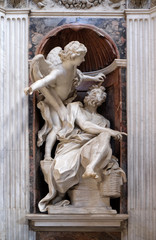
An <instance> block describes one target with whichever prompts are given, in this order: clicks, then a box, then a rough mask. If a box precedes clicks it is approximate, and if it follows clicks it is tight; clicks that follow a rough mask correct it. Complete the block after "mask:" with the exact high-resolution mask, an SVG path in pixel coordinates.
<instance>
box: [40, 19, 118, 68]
mask: <svg viewBox="0 0 156 240" xmlns="http://www.w3.org/2000/svg"><path fill="white" fill-rule="evenodd" d="M71 41H79V42H81V43H83V44H84V45H85V46H86V48H87V54H86V57H85V62H83V63H82V64H81V66H80V69H81V70H82V71H83V72H90V71H96V70H99V69H102V68H105V67H107V66H108V65H110V64H111V63H112V62H113V60H114V59H115V58H118V50H117V48H116V45H115V43H114V42H113V40H112V39H111V38H110V37H109V35H108V34H106V33H105V32H104V31H103V30H102V29H99V28H97V27H95V26H92V25H76V24H68V25H63V26H61V27H57V28H55V29H53V30H52V31H50V32H49V33H48V34H47V35H46V36H45V37H44V38H43V40H42V42H41V44H40V45H39V47H38V49H37V52H36V53H37V54H38V53H42V54H43V55H44V56H45V57H46V56H47V54H48V53H49V52H50V50H51V49H52V48H54V47H57V46H60V47H62V48H64V46H65V45H67V44H68V43H69V42H71Z"/></svg>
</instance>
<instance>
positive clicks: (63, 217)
mask: <svg viewBox="0 0 156 240" xmlns="http://www.w3.org/2000/svg"><path fill="white" fill-rule="evenodd" d="M60 211H61V210H60ZM95 211H96V209H95ZM26 217H27V219H28V220H29V222H30V227H31V228H32V229H33V230H35V231H81V232H82V231H83V232H86V231H87V232H88V231H89V232H92V231H107V230H110V229H111V230H113V229H114V230H115V231H122V226H123V225H122V223H123V222H124V221H126V220H127V219H128V215H127V214H114V215H106V214H78V213H75V214H74V213H73V214H63V213H61V214H52V215H51V214H49V215H46V214H28V215H27V216H26Z"/></svg>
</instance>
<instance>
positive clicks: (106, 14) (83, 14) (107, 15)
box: [30, 10, 124, 18]
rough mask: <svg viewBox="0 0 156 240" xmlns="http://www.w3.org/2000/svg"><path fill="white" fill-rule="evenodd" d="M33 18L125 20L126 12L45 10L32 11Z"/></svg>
mask: <svg viewBox="0 0 156 240" xmlns="http://www.w3.org/2000/svg"><path fill="white" fill-rule="evenodd" d="M30 16H31V17H59V16H60V17H62V16H66V17H96V18H98V17H104V18H123V17H124V11H120V12H119V11H118V12H113V11H99V12H97V11H64V12H58V11H55V12H54V11H43V10H31V11H30Z"/></svg>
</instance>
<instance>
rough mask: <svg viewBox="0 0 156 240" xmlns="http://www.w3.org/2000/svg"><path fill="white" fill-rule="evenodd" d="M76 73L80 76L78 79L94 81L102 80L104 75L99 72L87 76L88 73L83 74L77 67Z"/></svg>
mask: <svg viewBox="0 0 156 240" xmlns="http://www.w3.org/2000/svg"><path fill="white" fill-rule="evenodd" d="M77 75H78V76H79V78H80V81H81V82H82V81H96V82H103V81H104V78H105V75H104V74H103V73H99V74H98V75H96V76H89V75H85V74H83V73H82V72H81V71H80V70H79V69H77Z"/></svg>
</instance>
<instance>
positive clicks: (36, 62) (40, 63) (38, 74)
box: [30, 47, 62, 82]
mask: <svg viewBox="0 0 156 240" xmlns="http://www.w3.org/2000/svg"><path fill="white" fill-rule="evenodd" d="M61 50H62V48H60V47H56V48H53V49H52V50H51V51H50V52H49V54H48V55H47V58H46V59H45V58H44V56H43V55H42V54H37V55H36V56H35V57H34V58H33V59H32V62H31V65H30V77H31V80H32V81H33V82H36V81H37V80H39V79H42V78H44V77H45V76H47V75H48V74H49V73H50V72H51V71H52V70H53V69H54V67H56V66H57V65H59V64H61V63H62V61H61V59H60V57H59V52H60V51H61Z"/></svg>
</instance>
